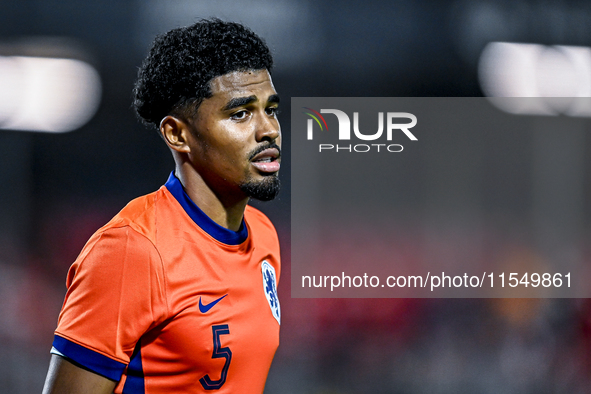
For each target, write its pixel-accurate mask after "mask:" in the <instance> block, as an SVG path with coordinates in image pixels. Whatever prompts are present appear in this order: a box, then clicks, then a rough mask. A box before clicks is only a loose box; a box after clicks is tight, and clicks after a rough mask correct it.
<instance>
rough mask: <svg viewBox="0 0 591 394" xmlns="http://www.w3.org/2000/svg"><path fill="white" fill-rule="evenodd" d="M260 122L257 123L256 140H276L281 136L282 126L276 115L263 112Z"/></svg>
mask: <svg viewBox="0 0 591 394" xmlns="http://www.w3.org/2000/svg"><path fill="white" fill-rule="evenodd" d="M260 119H261V120H260V122H258V124H257V129H256V140H257V142H262V141H265V140H267V141H270V142H274V141H275V140H277V139H278V138H279V137H280V136H281V126H280V125H279V121H278V120H277V117H276V116H268V115H267V114H266V113H263V114H262V116H261V117H260Z"/></svg>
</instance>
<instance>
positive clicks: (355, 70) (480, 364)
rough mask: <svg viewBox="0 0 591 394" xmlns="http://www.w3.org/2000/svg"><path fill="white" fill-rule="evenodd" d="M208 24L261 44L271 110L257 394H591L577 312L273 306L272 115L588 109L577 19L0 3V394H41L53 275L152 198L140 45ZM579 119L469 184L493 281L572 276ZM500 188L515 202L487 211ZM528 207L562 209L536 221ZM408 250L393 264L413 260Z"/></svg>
mask: <svg viewBox="0 0 591 394" xmlns="http://www.w3.org/2000/svg"><path fill="white" fill-rule="evenodd" d="M210 16H218V17H221V18H223V19H229V20H236V21H240V22H243V23H245V24H246V25H248V26H250V27H251V28H252V29H253V30H255V31H256V32H258V33H260V34H261V35H262V36H263V37H265V38H266V40H267V42H268V43H269V44H270V46H271V47H272V49H273V51H274V53H275V56H276V69H275V71H274V75H273V77H274V81H275V85H276V86H277V88H278V90H279V92H280V93H281V94H282V96H283V98H284V99H285V100H284V101H285V102H284V103H283V105H282V107H283V113H282V114H281V115H280V116H281V120H282V125H283V131H284V134H285V135H286V136H287V138H286V140H287V141H286V144H285V148H286V149H285V153H286V154H285V156H286V159H287V160H285V162H284V170H283V171H282V177H283V183H284V185H285V187H284V190H283V192H282V195H281V197H280V199H279V200H278V201H276V202H273V203H268V204H263V205H260V206H261V208H262V209H263V210H264V211H265V212H267V213H268V214H269V216H270V217H271V218H272V219H273V220H274V222H275V224H276V226H277V228H278V231H279V234H280V237H281V241H282V244H283V264H284V265H283V272H282V280H281V286H280V294H281V296H282V297H281V305H282V310H283V319H282V340H281V346H280V348H279V351H278V353H277V355H276V358H275V361H274V364H273V367H272V369H271V372H270V375H269V380H268V383H267V389H266V392H267V393H287V394H291V393H294V394H296V393H318V394H320V393H326V394H328V393H331V394H332V393H334V394H340V393H347V394H349V393H588V392H590V391H591V378H590V373H591V302H590V301H589V300H572V299H566V300H564V299H563V300H559V299H535V300H531V299H518V300H510V299H488V300H482V299H464V300H452V299H380V300H369V299H367V300H359V299H318V300H314V299H291V298H290V235H289V221H290V218H289V214H290V199H289V195H290V189H289V160H288V159H289V144H288V141H289V137H288V136H289V116H290V114H289V97H297V96H304V97H306V96H347V97H351V96H483V95H491V96H495V95H497V96H512V95H515V96H520V95H523V96H536V95H537V96H566V97H572V96H583V97H584V96H590V95H591V94H590V92H591V82H590V81H591V66H590V65H591V57H590V56H589V49H588V47H589V46H591V3H589V2H586V1H583V0H569V1H554V2H553V1H533V0H513V1H508V0H506V1H501V0H497V1H495V0H473V1H469V0H457V1H435V0H421V1H412V0H400V1H376V0H369V1H363V2H356V1H352V0H346V1H320V2H313V1H311V0H305V1H298V2H295V1H288V0H273V1H271V0H259V1H256V0H244V1H218V2H205V1H195V0H175V1H165V0H146V1H114V0H105V1H100V2H75V1H72V0H60V1H55V0H18V1H17V0H4V1H2V2H0V128H1V130H0V300H1V301H0V392H2V393H14V394H20V393H31V392H40V391H41V387H42V385H43V381H44V378H45V374H46V371H47V366H48V361H49V348H50V346H51V341H52V336H53V329H54V328H55V324H56V319H57V315H58V312H59V309H60V306H61V302H62V300H63V295H64V293H65V276H66V272H67V269H68V267H69V265H70V264H71V262H72V261H73V260H74V259H75V257H76V255H77V253H78V251H79V250H80V248H81V247H82V246H83V244H84V242H85V241H86V240H87V238H88V237H89V236H90V235H91V234H92V233H93V232H94V231H95V230H96V229H97V228H99V227H100V226H101V225H102V224H104V223H105V222H106V221H107V220H109V219H110V218H111V217H112V216H113V215H114V214H115V213H116V212H117V211H118V210H119V209H120V208H121V207H122V206H123V205H124V204H126V203H127V202H128V201H129V200H130V199H132V198H134V197H136V196H138V195H141V194H144V193H147V192H150V191H153V190H155V189H156V188H158V187H159V186H160V185H161V184H162V183H164V182H165V181H166V178H167V176H168V173H169V172H170V171H171V169H172V160H171V159H170V157H169V156H170V154H169V152H168V151H167V149H166V148H165V146H164V144H162V142H161V141H160V139H159V137H158V136H157V135H156V133H155V132H154V131H153V130H148V129H146V128H144V127H143V126H141V125H140V124H139V123H138V122H137V121H136V120H135V117H134V114H133V112H132V110H131V108H130V104H131V88H132V84H133V81H134V78H135V74H136V68H137V66H138V65H139V64H140V62H141V60H142V58H143V57H144V55H145V53H146V51H147V46H148V45H149V43H150V41H151V40H152V38H153V37H154V36H155V35H156V34H157V33H160V32H163V31H166V30H168V29H170V28H173V27H177V26H181V25H186V24H189V23H191V22H192V21H194V20H195V19H197V18H199V17H210ZM506 43H520V44H534V45H533V46H532V45H525V46H519V45H518V46H514V45H509V44H506ZM556 46H559V47H556ZM532 75H537V77H536V78H533V79H532V77H531V76H532ZM579 110H580V109H572V111H575V112H576V111H579ZM568 111H569V109H568V108H567V107H564V106H562V107H561V112H563V113H567V112H568ZM572 111H571V112H572ZM550 112H552V111H550ZM579 112H581V111H579ZM582 112H583V114H582V115H581V114H579V116H586V115H585V114H584V112H585V111H584V110H583V111H582ZM534 113H536V112H535V110H534ZM539 113H540V112H539V111H538V112H537V114H539ZM540 119H542V118H540ZM543 119H550V118H543ZM582 119H583V120H581V122H580V124H579V126H578V131H577V132H576V133H575V134H574V137H573V138H574V139H569V140H568V141H566V142H565V141H564V140H563V139H561V138H560V136H556V135H552V134H548V133H546V134H544V135H546V137H544V138H541V139H539V140H536V141H520V142H519V143H520V144H522V145H523V144H524V145H525V146H530V145H531V146H532V149H534V146H537V147H538V148H539V149H542V150H541V151H542V152H544V151H548V152H554V153H553V154H551V155H548V158H547V159H544V157H546V156H544V155H538V156H536V155H533V156H534V157H538V159H535V160H530V161H524V158H523V157H519V156H517V155H512V154H511V149H510V148H507V149H506V150H505V151H504V152H503V153H500V154H502V155H503V161H504V163H505V165H506V167H505V170H506V173H507V174H510V176H509V177H508V178H507V179H506V180H507V181H505V179H504V178H503V179H499V178H498V177H495V176H483V178H482V180H481V187H482V190H484V191H489V192H490V193H488V194H487V196H488V197H487V198H488V200H487V204H485V206H486V207H489V208H486V209H488V211H487V212H485V213H486V214H488V216H487V217H495V218H496V219H495V220H494V221H491V222H485V225H484V226H481V227H480V228H479V230H478V231H480V232H479V233H478V234H476V235H475V234H470V236H471V237H478V236H479V237H480V238H486V237H496V238H495V240H494V244H495V245H496V247H498V248H499V249H500V250H497V252H499V255H502V256H504V258H506V261H507V264H508V265H511V264H521V263H524V264H529V262H531V261H541V260H548V259H550V260H552V259H554V260H557V259H558V260H560V259H566V260H568V261H570V262H571V263H572V262H573V261H574V263H576V264H578V266H584V267H588V266H590V265H589V263H590V260H591V249H590V248H589V245H590V244H591V243H590V242H589V241H590V240H591V237H590V236H591V232H590V230H591V198H590V197H591V195H590V194H591V182H589V181H588V179H591V158H590V157H589V155H588V154H587V152H590V151H591V150H590V149H591V146H590V144H591V139H590V138H589V137H588V136H587V132H588V131H590V130H591V128H590V124H589V122H588V121H587V120H586V119H585V118H582ZM538 123H539V122H538ZM532 124H535V122H533V123H532ZM536 144H537V145H536ZM540 144H541V145H540ZM507 146H508V145H507ZM540 146H541V148H540ZM538 148H536V149H538ZM491 165H492V164H491ZM495 165H496V164H495ZM514 168H515V169H517V170H515V171H513V169H514ZM491 171H492V170H491ZM548 171H550V172H552V174H553V175H552V176H551V177H550V179H551V180H552V179H553V180H554V181H555V183H552V182H550V183H549V184H548V183H543V184H542V185H541V186H540V183H539V182H538V181H539V179H547V178H544V176H541V177H540V176H536V174H545V173H547V172H548ZM491 173H494V171H492V172H491ZM485 175H486V174H485ZM433 176H437V174H436V173H434V174H433ZM423 181H424V180H423V179H409V180H408V182H409V183H410V184H412V185H414V186H412V187H420V185H422V184H423V183H424V182H423ZM435 184H436V182H435ZM417 185H418V186H417ZM516 188H517V190H522V193H518V195H519V196H522V198H517V199H507V198H504V196H507V195H509V194H511V193H509V191H515V189H516ZM564 188H566V189H564ZM564 190H567V191H566V192H565V191H564ZM552 191H558V192H554V193H552ZM430 192H433V193H435V192H437V190H426V191H425V193H430ZM462 192H465V190H462ZM539 193H541V194H542V195H543V196H546V197H545V198H547V199H550V200H551V202H554V203H558V204H559V205H561V206H564V207H566V208H565V209H564V211H560V212H557V213H556V214H554V215H552V214H549V215H546V214H545V213H546V211H545V209H546V208H545V207H547V205H545V204H546V203H547V202H548V201H546V200H544V199H540V198H537V197H536V196H538V195H539ZM469 195H478V193H473V194H470V193H469ZM448 197H449V196H448ZM553 199H554V200H553ZM444 213H445V212H444ZM461 223H462V222H460V224H459V226H460V228H458V229H457V231H456V232H455V233H454V234H451V235H450V236H449V237H447V238H446V239H442V240H439V241H440V242H439V243H437V242H434V243H432V244H431V245H432V246H433V245H435V246H434V247H435V249H433V250H430V252H429V253H433V254H440V255H445V254H446V253H447V254H449V255H450V256H452V257H453V256H454V252H453V251H456V250H462V249H463V248H464V247H465V244H466V240H465V239H463V237H462V234H467V233H470V232H471V231H472V230H471V229H464V228H461ZM523 223H530V224H531V223H533V224H534V225H535V226H537V227H536V228H540V233H541V234H537V235H536V234H534V236H533V237H532V236H530V235H531V234H529V233H527V232H524V231H521V228H520V225H521V224H523ZM487 225H489V226H487ZM552 229H554V231H553V230H552ZM406 236H407V237H408V235H406ZM418 243H420V240H418V239H413V238H412V235H411V238H410V239H401V240H400V245H409V244H410V245H411V246H412V245H416V244H418ZM437 245H439V246H437ZM413 250H416V248H413V247H409V248H408V249H407V250H404V251H402V252H401V253H406V254H407V255H408V258H411V259H412V258H413V255H412V253H414V252H413ZM574 263H573V264H574Z"/></svg>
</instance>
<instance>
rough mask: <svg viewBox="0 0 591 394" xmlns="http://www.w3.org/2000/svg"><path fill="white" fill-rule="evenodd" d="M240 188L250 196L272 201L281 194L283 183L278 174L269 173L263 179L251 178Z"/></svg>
mask: <svg viewBox="0 0 591 394" xmlns="http://www.w3.org/2000/svg"><path fill="white" fill-rule="evenodd" d="M240 189H241V190H242V191H243V192H244V193H245V194H246V195H247V196H248V197H250V198H254V199H257V200H260V201H271V200H272V199H274V198H275V197H277V195H278V194H279V190H280V189H281V183H280V181H279V177H278V176H277V174H274V175H267V176H265V177H264V178H263V179H261V180H256V181H255V180H250V181H248V182H245V183H243V184H242V185H241V186H240Z"/></svg>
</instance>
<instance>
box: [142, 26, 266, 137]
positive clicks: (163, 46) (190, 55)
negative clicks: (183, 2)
mask: <svg viewBox="0 0 591 394" xmlns="http://www.w3.org/2000/svg"><path fill="white" fill-rule="evenodd" d="M272 67H273V58H272V56H271V53H270V51H269V48H268V47H267V45H266V44H265V43H264V41H263V40H262V39H261V38H260V37H259V36H257V35H256V34H255V33H254V32H253V31H252V30H250V29H249V28H247V27H245V26H243V25H241V24H238V23H234V22H224V21H221V20H219V19H209V20H205V19H204V20H201V21H199V22H197V23H195V24H193V25H191V26H187V27H181V28H177V29H173V30H171V31H169V32H168V33H164V34H162V35H159V36H157V37H156V39H155V40H154V43H153V44H152V47H151V48H150V52H149V54H148V57H147V58H146V59H145V60H144V62H143V63H142V66H141V67H140V69H139V71H138V78H137V81H136V83H135V86H134V89H133V96H134V97H133V106H134V108H135V110H136V112H137V114H138V116H139V117H140V119H141V120H142V121H143V122H144V123H146V124H148V125H150V124H152V125H155V126H156V128H158V127H159V126H160V121H161V120H162V119H163V118H164V117H165V116H167V115H176V116H184V117H187V116H191V115H194V114H195V111H196V110H197V108H198V107H199V104H201V102H202V101H203V99H205V98H209V97H211V96H212V93H211V89H210V82H211V80H212V79H214V78H216V77H219V76H221V75H224V74H227V73H230V72H233V71H246V70H262V69H267V70H268V71H269V72H270V71H271V68H272Z"/></svg>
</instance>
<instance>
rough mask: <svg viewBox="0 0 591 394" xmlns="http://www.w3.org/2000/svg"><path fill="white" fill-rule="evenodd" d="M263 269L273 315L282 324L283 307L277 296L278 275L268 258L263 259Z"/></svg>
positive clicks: (265, 288)
mask: <svg viewBox="0 0 591 394" xmlns="http://www.w3.org/2000/svg"><path fill="white" fill-rule="evenodd" d="M261 271H262V273H263V291H264V292H265V297H267V301H268V302H269V306H270V307H271V312H272V313H273V317H274V318H275V319H276V320H277V323H279V324H281V307H280V306H279V298H278V297H277V276H276V275H275V268H273V266H272V265H271V264H269V262H268V261H267V260H263V263H262V264H261Z"/></svg>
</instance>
